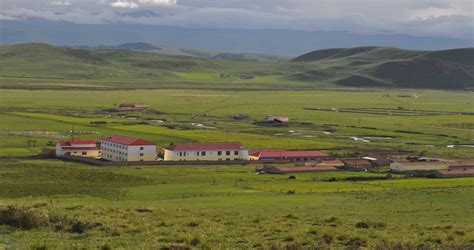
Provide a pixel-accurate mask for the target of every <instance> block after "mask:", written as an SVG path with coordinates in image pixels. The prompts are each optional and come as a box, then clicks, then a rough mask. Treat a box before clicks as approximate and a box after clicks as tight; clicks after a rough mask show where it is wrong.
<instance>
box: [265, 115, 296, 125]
mask: <svg viewBox="0 0 474 250" xmlns="http://www.w3.org/2000/svg"><path fill="white" fill-rule="evenodd" d="M265 120H266V121H267V122H275V123H289V122H290V118H288V116H283V115H268V116H267V117H266V118H265Z"/></svg>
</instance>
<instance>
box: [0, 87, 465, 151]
mask: <svg viewBox="0 0 474 250" xmlns="http://www.w3.org/2000/svg"><path fill="white" fill-rule="evenodd" d="M413 93H416V94H417V95H418V96H419V98H406V97H400V96H405V95H409V94H413ZM472 97H473V94H472V93H470V92H447V91H427V90H424V91H422V90H417V91H413V90H391V91H312V92H307V91H306V92H303V91H266V92H263V91H257V92H255V91H253V92H252V91H230V90H228V91H210V90H182V89H180V90H168V89H166V90H133V91H130V90H129V91H123V90H117V91H79V90H76V91H72V92H68V91H59V90H35V91H25V90H3V91H2V92H1V93H0V118H1V121H2V126H1V127H0V138H2V141H1V142H0V148H5V149H2V151H0V153H1V152H3V153H2V154H4V155H5V154H7V152H12V150H11V149H12V148H18V149H21V148H25V146H26V144H27V141H28V140H36V141H37V147H44V146H46V144H47V143H48V142H50V141H57V140H59V139H60V137H58V138H56V139H55V138H51V136H48V134H47V133H46V132H55V133H58V134H60V135H62V136H63V137H69V136H70V131H71V130H72V127H73V125H74V127H75V131H76V132H77V135H76V137H78V138H97V139H98V138H101V137H103V136H105V135H110V134H129V135H134V136H139V137H143V138H146V139H149V140H151V141H153V142H155V143H157V145H158V146H166V145H168V144H170V143H172V142H183V141H240V142H242V143H243V144H244V145H246V146H247V147H249V148H287V149H303V148H307V149H309V148H312V149H327V150H328V151H329V152H333V153H338V152H339V151H338V150H332V149H335V148H341V147H342V148H352V149H351V150H350V151H352V152H357V151H363V150H367V149H391V150H400V149H403V150H408V151H413V154H418V153H420V152H422V151H427V154H428V155H430V156H435V157H436V156H438V157H445V158H454V159H457V158H458V159H469V158H472V152H473V151H472V150H473V148H469V147H454V148H448V145H455V144H466V145H469V144H472V143H473V138H474V135H473V133H472V132H473V130H472V124H474V116H473V115H469V114H459V113H462V112H464V113H468V112H474V105H473V103H472ZM128 102H145V103H148V104H149V105H150V110H148V111H143V112H131V113H114V112H107V111H104V110H106V109H111V108H114V107H116V106H117V105H118V104H120V103H128ZM400 107H403V112H405V113H407V112H412V114H411V115H397V114H396V113H395V112H394V111H390V112H389V111H387V112H385V111H384V112H379V113H366V110H367V109H369V110H370V109H371V108H377V109H378V110H380V109H387V110H397V109H399V108H400ZM305 108H322V109H329V110H330V111H322V110H307V109H305ZM343 108H351V110H353V112H338V110H339V109H341V110H342V109H343ZM333 109H334V111H332V110H333ZM359 110H361V111H359ZM410 110H424V111H436V112H438V113H436V114H434V115H426V114H423V113H419V112H415V111H410ZM443 112H446V113H443ZM393 113H394V114H393ZM204 114H206V115H204ZM235 114H245V115H247V116H248V117H249V118H248V119H244V120H234V119H232V118H231V116H232V115H235ZM269 114H284V115H288V116H289V117H290V119H291V123H290V125H289V126H287V127H279V126H276V127H272V126H263V125H258V124H255V122H256V121H259V120H262V119H263V118H264V117H265V116H266V115H269ZM93 121H106V122H107V124H105V125H94V124H91V122H93ZM160 121H162V122H160ZM201 124H202V125H201ZM328 131H330V133H324V132H328ZM351 137H359V138H366V140H369V141H370V142H363V141H355V140H354V139H352V138H351ZM6 148H8V150H7V149H6Z"/></svg>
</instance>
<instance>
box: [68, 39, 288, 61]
mask: <svg viewBox="0 0 474 250" xmlns="http://www.w3.org/2000/svg"><path fill="white" fill-rule="evenodd" d="M73 48H80V49H118V50H129V51H141V52H153V53H157V54H163V55H173V56H190V57H199V58H215V59H226V60H233V61H258V62H267V61H275V60H282V59H284V57H280V56H273V55H267V54H260V53H228V52H222V51H214V50H208V49H183V48H175V47H171V46H164V45H152V44H149V43H144V42H133V43H124V44H120V45H112V46H105V45H101V46H73Z"/></svg>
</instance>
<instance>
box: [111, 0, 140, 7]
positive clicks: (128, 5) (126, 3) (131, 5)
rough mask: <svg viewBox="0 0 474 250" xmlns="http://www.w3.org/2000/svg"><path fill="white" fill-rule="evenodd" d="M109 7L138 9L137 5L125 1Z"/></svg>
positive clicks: (114, 3) (119, 1)
mask: <svg viewBox="0 0 474 250" xmlns="http://www.w3.org/2000/svg"><path fill="white" fill-rule="evenodd" d="M110 6H112V7H115V8H131V9H134V8H138V4H137V3H135V2H134V1H126V0H118V1H117V2H113V3H111V4H110Z"/></svg>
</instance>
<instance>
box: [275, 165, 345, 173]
mask: <svg viewBox="0 0 474 250" xmlns="http://www.w3.org/2000/svg"><path fill="white" fill-rule="evenodd" d="M275 169H277V170H279V171H281V172H286V173H295V172H317V171H336V170H338V169H337V168H335V167H333V166H295V167H275Z"/></svg>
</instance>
